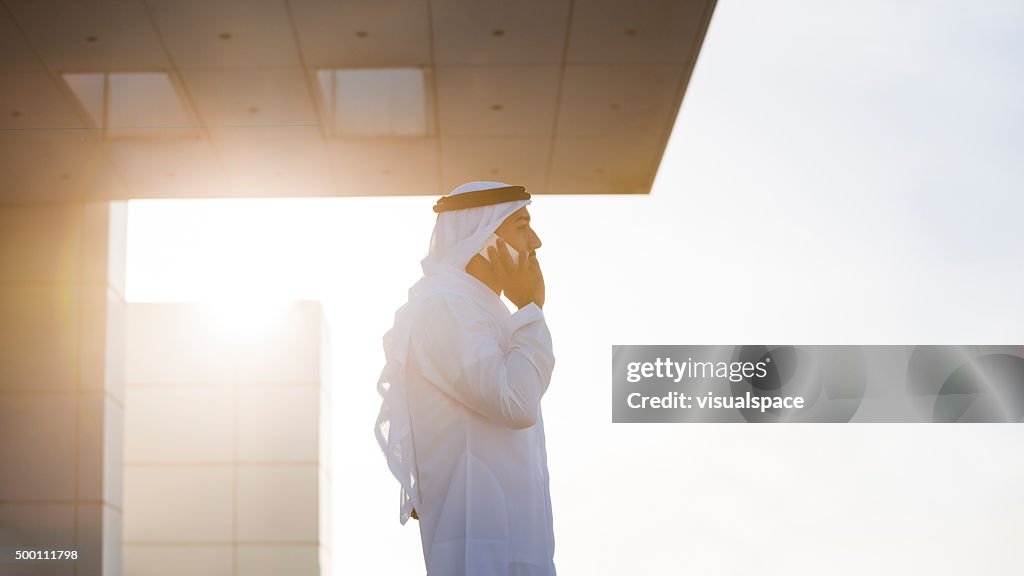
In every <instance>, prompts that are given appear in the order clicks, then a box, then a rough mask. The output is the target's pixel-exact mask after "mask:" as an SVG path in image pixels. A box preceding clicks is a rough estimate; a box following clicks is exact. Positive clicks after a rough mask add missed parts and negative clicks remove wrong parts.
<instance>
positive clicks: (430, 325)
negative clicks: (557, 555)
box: [406, 277, 555, 576]
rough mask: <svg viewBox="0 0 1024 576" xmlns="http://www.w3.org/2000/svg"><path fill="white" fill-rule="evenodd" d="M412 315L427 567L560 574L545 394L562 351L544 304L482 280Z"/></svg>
mask: <svg viewBox="0 0 1024 576" xmlns="http://www.w3.org/2000/svg"><path fill="white" fill-rule="evenodd" d="M470 279H471V284H472V286H471V287H470V288H469V289H468V290H467V291H465V293H460V294H452V293H445V294H435V295H433V296H430V297H429V299H428V300H427V301H425V302H424V303H423V305H422V306H420V308H419V310H420V313H419V317H418V318H415V319H414V320H413V327H412V332H411V334H412V338H411V345H410V354H409V361H408V364H407V373H406V378H407V393H408V397H409V414H410V419H411V423H412V437H413V443H414V445H415V453H416V463H417V472H418V473H417V485H418V491H419V501H420V502H419V506H418V507H417V510H416V512H417V514H418V516H419V519H420V537H421V540H422V542H423V555H424V561H425V563H426V566H427V573H428V574H429V575H430V576H462V575H467V576H490V575H494V576H540V575H544V576H553V575H554V574H555V566H554V561H553V556H554V545H555V543H554V532H553V529H552V522H551V497H550V493H549V489H548V467H547V451H546V449H545V446H544V419H543V417H542V416H541V409H540V402H541V398H542V397H543V395H544V392H545V391H546V390H547V388H548V384H549V383H550V381H551V372H552V369H553V368H554V363H555V358H554V354H553V352H552V347H551V334H550V332H548V327H547V324H546V322H545V320H544V314H543V312H542V311H541V309H540V308H539V307H537V305H536V304H533V303H531V304H528V305H527V306H525V307H523V308H522V309H520V310H519V311H517V312H516V313H514V314H511V313H509V310H508V308H507V307H506V306H505V304H504V303H502V301H501V300H500V299H499V298H498V296H497V295H495V294H494V292H493V291H491V290H490V289H489V288H487V286H486V285H485V284H483V283H482V282H480V281H478V280H476V279H475V278H472V277H470Z"/></svg>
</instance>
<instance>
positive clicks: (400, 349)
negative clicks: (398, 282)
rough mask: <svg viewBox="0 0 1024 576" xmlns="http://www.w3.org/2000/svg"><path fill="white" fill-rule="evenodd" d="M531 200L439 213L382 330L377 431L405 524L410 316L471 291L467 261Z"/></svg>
mask: <svg viewBox="0 0 1024 576" xmlns="http://www.w3.org/2000/svg"><path fill="white" fill-rule="evenodd" d="M507 186H508V184H504V183H502V182H485V181H477V182H468V183H466V184H463V185H461V186H459V187H457V188H455V189H454V190H452V191H451V192H450V193H449V194H450V195H451V194H464V193H466V192H475V191H478V190H490V189H492V188H502V187H507ZM529 203H530V200H516V201H512V202H503V203H501V204H491V205H488V206H478V207H475V208H466V209H463V210H452V211H448V212H441V213H440V214H438V215H437V221H436V222H435V224H434V232H433V234H431V237H430V250H429V252H428V253H427V257H426V258H424V259H423V260H422V261H421V262H420V265H421V267H422V268H423V277H422V278H420V279H419V281H417V282H416V283H415V284H413V286H412V287H411V288H410V289H409V300H408V302H406V303H405V304H404V305H403V306H402V307H401V308H399V309H398V311H397V312H395V323H394V325H393V326H392V327H391V330H388V332H387V333H386V334H385V335H384V357H385V364H384V369H383V370H381V374H380V378H379V379H378V380H377V392H378V393H380V395H381V398H382V402H381V406H380V413H379V414H378V416H377V424H376V426H375V429H374V431H375V434H376V436H377V443H378V444H379V445H380V447H381V450H383V451H384V455H385V457H386V458H387V461H388V468H390V469H391V473H392V474H393V475H394V476H395V478H397V479H398V482H399V484H401V493H400V496H399V516H398V520H399V522H401V523H402V524H405V523H406V522H407V521H408V520H409V517H410V516H411V515H412V512H413V510H414V509H416V508H418V507H419V503H420V500H419V489H418V486H417V469H416V452H415V449H414V443H413V437H412V426H411V420H410V416H409V403H408V396H407V393H406V382H405V371H406V358H407V356H408V353H409V339H410V335H411V332H412V320H413V319H414V318H416V316H418V310H419V307H420V305H421V303H422V302H423V301H424V300H425V299H426V297H427V296H431V295H434V294H439V293H451V294H469V293H471V292H470V291H471V290H472V289H473V287H474V286H473V283H476V282H478V281H477V280H476V279H474V278H473V277H472V276H470V275H469V274H468V273H467V272H466V270H465V268H466V264H468V263H469V261H470V260H471V259H472V258H473V255H474V254H476V253H477V251H479V250H480V249H481V248H482V247H483V245H484V243H485V242H486V241H487V239H488V238H490V236H491V234H493V233H494V232H495V231H496V230H497V229H498V227H499V226H501V223H502V222H504V221H505V219H506V218H508V217H509V216H511V215H512V213H514V212H515V211H516V210H519V209H520V208H522V207H524V206H526V205H528V204H529Z"/></svg>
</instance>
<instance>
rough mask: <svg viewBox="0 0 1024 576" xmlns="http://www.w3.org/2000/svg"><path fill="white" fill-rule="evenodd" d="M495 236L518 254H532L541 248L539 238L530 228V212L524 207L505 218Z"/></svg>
mask: <svg viewBox="0 0 1024 576" xmlns="http://www.w3.org/2000/svg"><path fill="white" fill-rule="evenodd" d="M495 234H497V235H498V236H499V237H500V238H501V239H502V240H504V241H505V242H508V244H509V246H511V247H513V248H515V249H516V250H518V251H519V252H527V253H528V252H534V251H536V250H537V249H538V248H540V247H541V242H540V237H539V236H537V233H536V232H534V231H533V228H532V227H531V226H530V212H529V211H528V210H527V209H526V206H523V207H522V208H520V209H519V210H516V211H515V212H513V213H512V215H511V216H509V217H508V218H505V221H504V222H502V223H501V226H498V229H497V230H496V231H495Z"/></svg>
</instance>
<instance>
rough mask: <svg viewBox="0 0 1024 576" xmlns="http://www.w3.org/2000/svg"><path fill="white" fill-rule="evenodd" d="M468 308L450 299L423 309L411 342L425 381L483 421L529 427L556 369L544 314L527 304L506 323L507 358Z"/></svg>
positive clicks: (490, 330)
mask: <svg viewBox="0 0 1024 576" xmlns="http://www.w3.org/2000/svg"><path fill="white" fill-rule="evenodd" d="M467 306H472V304H467V303H465V302H462V301H460V300H459V299H457V298H451V297H439V298H435V299H433V300H432V301H431V302H429V303H428V304H427V305H426V306H425V310H424V312H423V316H422V317H421V318H420V321H419V322H418V323H417V327H416V329H415V330H414V338H413V342H414V344H413V347H414V348H415V349H416V350H417V353H418V354H419V355H420V356H421V357H422V358H423V360H424V362H421V363H420V366H421V368H423V369H424V376H425V377H426V379H427V380H428V381H430V382H431V383H432V384H433V385H435V386H437V387H439V388H440V389H441V390H442V391H443V392H444V393H445V394H447V395H448V396H450V397H452V398H454V399H455V400H456V401H458V402H459V403H461V404H463V405H464V406H466V407H468V408H470V409H471V410H473V411H474V412H477V413H478V414H480V415H482V416H484V417H485V418H488V419H490V420H492V421H496V422H500V423H501V424H503V425H505V426H508V427H509V428H516V429H520V428H529V427H530V426H533V425H534V424H535V423H536V422H537V418H538V415H539V414H540V401H541V398H542V397H543V396H544V392H546V391H547V389H548V384H549V383H550V382H551V372H552V370H553V369H554V365H555V356H554V353H553V352H552V348H551V333H550V332H549V331H548V327H547V323H546V322H545V321H544V313H543V312H542V311H541V309H540V308H539V307H538V306H537V305H536V304H534V303H532V302H531V303H530V304H528V305H526V306H524V307H523V308H520V309H519V310H518V311H517V312H515V313H514V314H512V315H511V316H510V317H509V318H508V319H507V320H506V325H505V326H504V327H503V328H504V330H505V334H507V335H508V337H509V340H510V343H509V346H508V352H507V353H506V352H503V349H502V345H501V343H500V342H499V340H498V338H499V337H503V336H501V335H500V334H495V331H494V328H493V326H492V325H491V324H490V323H489V322H488V321H487V320H486V317H485V316H483V315H482V314H480V313H479V312H476V311H474V310H472V309H467Z"/></svg>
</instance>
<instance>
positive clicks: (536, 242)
mask: <svg viewBox="0 0 1024 576" xmlns="http://www.w3.org/2000/svg"><path fill="white" fill-rule="evenodd" d="M530 235H531V236H532V238H530V250H536V249H538V248H540V247H541V246H543V245H544V243H543V242H541V241H540V236H537V233H536V232H532V231H531V234H530Z"/></svg>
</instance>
